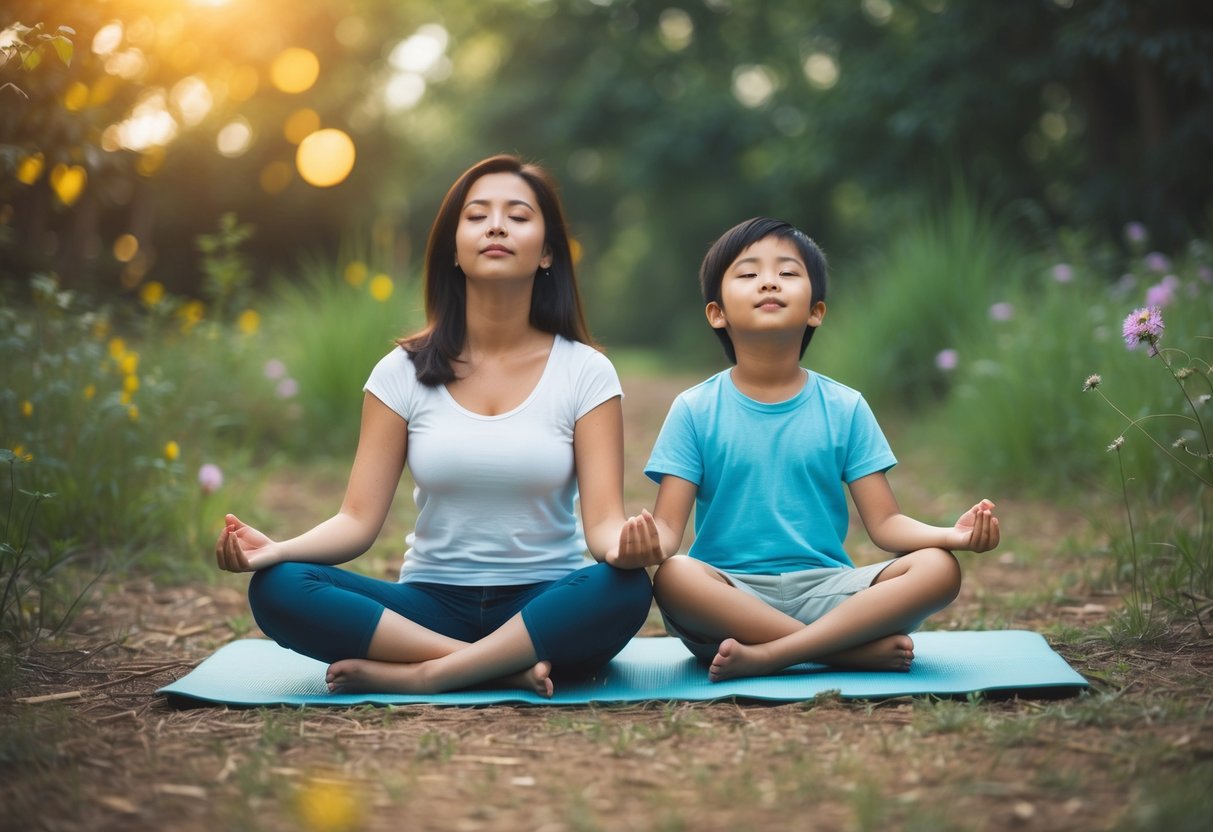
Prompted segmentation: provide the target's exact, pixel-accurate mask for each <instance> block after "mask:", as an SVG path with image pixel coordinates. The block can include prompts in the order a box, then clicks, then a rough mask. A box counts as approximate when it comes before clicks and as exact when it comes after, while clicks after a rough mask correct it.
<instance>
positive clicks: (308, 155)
mask: <svg viewBox="0 0 1213 832" xmlns="http://www.w3.org/2000/svg"><path fill="white" fill-rule="evenodd" d="M354 156H355V153H354V140H353V139H351V138H350V137H349V136H348V135H346V134H345V133H343V132H342V131H340V130H336V129H334V128H332V127H330V128H328V129H326V130H317V131H316V132H315V133H313V134H312V135H310V136H308V137H307V138H305V139H304V140H303V141H302V142H300V143H299V150H298V152H297V153H296V154H295V167H297V168H298V169H299V175H300V176H301V177H303V181H304V182H307V183H308V184H309V185H315V186H316V187H317V188H328V187H331V186H333V185H337V184H340V183H341V182H344V181H345V178H346V177H347V176H349V175H350V171H351V170H353V168H354Z"/></svg>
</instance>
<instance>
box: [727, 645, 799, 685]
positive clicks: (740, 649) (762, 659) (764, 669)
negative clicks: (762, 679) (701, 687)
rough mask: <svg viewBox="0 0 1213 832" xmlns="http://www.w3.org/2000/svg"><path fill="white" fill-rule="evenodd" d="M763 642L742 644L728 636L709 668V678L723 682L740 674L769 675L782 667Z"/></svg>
mask: <svg viewBox="0 0 1213 832" xmlns="http://www.w3.org/2000/svg"><path fill="white" fill-rule="evenodd" d="M765 647H766V645H762V644H742V643H741V642H740V641H738V640H737V639H733V638H726V639H725V640H724V641H722V642H720V647H719V648H717V650H716V656H715V658H713V659H712V666H711V667H709V668H708V679H709V680H711V681H713V682H723V681H724V680H725V679H736V678H738V677H740V676H767V675H769V674H771V673H774V672H775V671H777V670H780V669H782V667H783V666H782V665H780V664H779V663H778V660H775V659H771V658H770V657H769V656H768V655H767V651H766V650H765V649H764V648H765Z"/></svg>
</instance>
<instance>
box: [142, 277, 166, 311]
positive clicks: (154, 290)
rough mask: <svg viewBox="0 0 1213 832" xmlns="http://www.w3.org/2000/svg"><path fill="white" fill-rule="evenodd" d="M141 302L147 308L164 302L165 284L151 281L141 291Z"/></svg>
mask: <svg viewBox="0 0 1213 832" xmlns="http://www.w3.org/2000/svg"><path fill="white" fill-rule="evenodd" d="M139 300H141V301H143V303H144V305H145V306H148V307H152V306H155V305H156V304H158V303H160V301H162V300H164V284H163V283H161V282H160V281H159V280H149V281H148V282H147V283H144V284H143V287H142V288H141V289H140V290H139Z"/></svg>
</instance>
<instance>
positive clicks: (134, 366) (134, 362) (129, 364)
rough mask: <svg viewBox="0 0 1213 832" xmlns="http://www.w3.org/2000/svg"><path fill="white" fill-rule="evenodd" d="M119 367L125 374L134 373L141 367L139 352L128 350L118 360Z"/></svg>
mask: <svg viewBox="0 0 1213 832" xmlns="http://www.w3.org/2000/svg"><path fill="white" fill-rule="evenodd" d="M118 369H119V370H121V371H122V374H123V375H127V376H130V375H134V374H135V371H136V370H138V369H139V353H137V352H128V353H126V354H125V355H123V356H122V358H120V359H119V360H118Z"/></svg>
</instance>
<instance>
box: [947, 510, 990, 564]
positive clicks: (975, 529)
mask: <svg viewBox="0 0 1213 832" xmlns="http://www.w3.org/2000/svg"><path fill="white" fill-rule="evenodd" d="M949 537H950V538H951V540H950V541H949V543H950V544H951V545H950V546H949V547H948V548H950V549H954V550H956V551H961V552H988V551H990V550H991V549H993V548H994V547H996V546H997V545H998V539H999V533H998V518H997V517H995V516H994V503H993V502H992V501H990V500H982V501H981V502H980V503H978V504H977V505H975V506H973V507H972V508H971V509H969V510H968V511H966V512H965V513H964V514H962V515H961V516H960V519H959V520H957V521H956V525H955V526H954V527H953V528H952V533H951V534H950V535H949Z"/></svg>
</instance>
